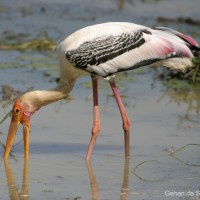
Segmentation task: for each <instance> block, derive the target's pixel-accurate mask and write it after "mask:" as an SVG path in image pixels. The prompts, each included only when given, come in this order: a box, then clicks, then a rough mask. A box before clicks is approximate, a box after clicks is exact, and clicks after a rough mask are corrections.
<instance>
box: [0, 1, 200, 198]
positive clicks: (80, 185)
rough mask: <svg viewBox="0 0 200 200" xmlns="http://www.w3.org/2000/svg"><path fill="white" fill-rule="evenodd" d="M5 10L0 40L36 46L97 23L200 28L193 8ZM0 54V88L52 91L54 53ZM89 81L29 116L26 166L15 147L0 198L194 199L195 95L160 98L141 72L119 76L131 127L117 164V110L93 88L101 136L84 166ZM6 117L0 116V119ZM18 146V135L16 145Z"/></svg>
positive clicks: (160, 88)
mask: <svg viewBox="0 0 200 200" xmlns="http://www.w3.org/2000/svg"><path fill="white" fill-rule="evenodd" d="M13 2H14V1H9V2H1V3H0V8H1V9H0V17H1V34H2V33H3V32H4V31H8V30H9V31H12V32H13V33H15V34H18V33H26V34H28V38H35V37H36V36H38V37H41V35H42V32H44V31H47V32H48V35H49V37H52V38H53V39H54V40H56V41H60V40H62V39H63V38H64V37H65V36H66V35H68V34H69V33H71V32H72V31H74V30H76V29H78V28H80V27H83V26H86V25H89V24H93V23H98V22H104V21H135V22H137V23H143V24H146V25H153V26H154V25H160V24H158V23H157V21H156V17H157V16H164V17H177V16H184V17H192V16H193V15H194V16H195V17H196V19H200V15H199V1H198V0H197V1H195V0H193V1H191V2H190V3H188V1H183V0H182V1H178V0H177V1H158V2H156V3H155V2H154V1H149V2H148V3H141V2H139V1H127V2H126V1H101V2H100V1H93V2H92V3H91V1H89V0H87V1H84V4H83V3H81V2H82V1H78V0H77V1H65V3H64V1H62V0H60V1H56V3H55V1H51V0H49V1H48V2H44V1H39V0H38V1H17V3H13ZM174 2H175V3H174ZM136 8H137V9H136ZM188 8H190V9H188ZM50 19H51V20H50ZM165 25H166V24H165ZM168 25H169V26H172V27H176V28H181V29H184V30H186V31H187V32H188V33H191V32H192V31H193V32H195V33H196V31H197V30H199V27H197V26H192V28H191V26H190V25H187V26H186V25H180V24H174V23H172V24H168ZM0 54H1V63H0V64H1V69H0V85H2V84H4V85H5V84H8V85H12V86H13V87H14V88H15V89H18V90H20V91H22V92H24V91H26V90H27V89H29V88H30V87H34V89H38V88H41V89H45V88H51V87H54V86H55V85H56V83H55V79H54V78H55V77H57V76H58V69H57V67H56V66H57V62H56V56H55V52H37V51H25V52H19V51H0ZM89 82H90V78H89V77H84V78H81V79H79V80H78V82H77V83H76V85H75V88H74V90H73V91H72V93H71V96H72V100H71V101H66V100H63V101H60V102H56V103H53V104H52V105H49V106H46V107H44V108H42V109H41V110H39V111H38V112H37V113H36V114H35V115H34V116H33V117H32V126H31V138H30V140H31V143H30V159H29V162H28V163H26V162H25V163H24V161H23V144H22V143H20V144H18V145H16V146H15V148H14V149H13V152H12V153H13V155H14V157H13V158H10V159H9V162H6V163H4V161H3V159H2V158H1V161H0V199H1V200H7V199H12V200H15V199H41V200H45V199H48V200H51V199H52V200H54V199H63V200H66V199H67V200H72V199H84V200H85V199H86V200H88V199H101V200H115V199H123V200H124V199H130V200H132V199H134V200H135V199H136V200H137V199H138V200H140V199H147V200H149V199H153V200H160V199H198V196H200V192H199V189H200V188H199V185H200V181H199V180H200V176H199V172H200V159H199V153H200V138H199V132H200V125H199V121H200V116H199V112H200V105H199V102H200V91H199V88H198V87H195V88H190V89H189V90H181V91H174V90H172V89H167V88H166V87H165V86H164V85H163V84H162V83H161V82H160V81H156V80H154V71H153V70H150V69H148V68H144V69H139V70H137V71H135V72H130V73H129V75H127V74H123V75H120V76H119V78H118V81H117V82H118V86H119V90H120V92H121V94H122V95H123V101H124V103H125V105H126V109H127V112H128V114H129V116H130V119H131V121H132V127H131V158H130V160H125V159H124V146H123V131H122V128H121V119H120V115H119V111H118V110H117V107H116V103H115V100H114V99H113V97H112V93H111V89H110V88H109V87H108V84H107V83H105V82H104V81H100V89H99V93H100V99H99V103H100V111H101V133H100V135H99V138H98V140H97V144H96V146H95V149H94V152H93V156H92V160H91V163H86V161H85V160H84V159H85V155H86V151H87V145H88V143H89V140H90V132H91V124H92V99H91V88H90V83H89ZM1 97H2V94H1ZM4 103H5V102H3V104H4ZM10 108H11V105H9V106H8V107H6V108H5V112H8V111H9V110H10ZM4 115H5V113H4V110H3V109H2V108H1V109H0V118H1V119H2V118H3V116H4ZM8 126H9V119H7V120H6V121H5V122H4V123H3V124H1V125H0V131H1V135H0V140H1V142H3V143H5V140H6V134H7V130H8ZM21 139H22V130H21V129H19V131H18V134H17V136H16V140H15V141H16V143H17V142H18V141H20V140H21ZM0 155H1V157H2V155H3V147H2V146H1V148H0ZM189 196H190V197H189Z"/></svg>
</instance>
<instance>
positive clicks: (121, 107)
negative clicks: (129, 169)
mask: <svg viewBox="0 0 200 200" xmlns="http://www.w3.org/2000/svg"><path fill="white" fill-rule="evenodd" d="M109 83H110V86H111V88H112V91H113V94H114V96H115V99H116V101H117V105H118V108H119V111H120V113H121V116H122V121H123V125H122V127H123V129H124V143H125V156H126V158H129V157H130V147H129V146H130V144H129V135H130V134H129V133H130V125H131V122H130V120H129V118H128V115H127V114H126V111H125V108H124V105H123V103H122V100H121V97H120V94H119V92H118V90H117V87H116V84H115V81H114V79H110V81H109Z"/></svg>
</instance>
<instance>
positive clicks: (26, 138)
mask: <svg viewBox="0 0 200 200" xmlns="http://www.w3.org/2000/svg"><path fill="white" fill-rule="evenodd" d="M23 134H24V159H25V160H28V158H29V135H30V126H27V125H26V124H24V125H23Z"/></svg>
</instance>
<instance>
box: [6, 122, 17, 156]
mask: <svg viewBox="0 0 200 200" xmlns="http://www.w3.org/2000/svg"><path fill="white" fill-rule="evenodd" d="M19 123H20V122H19V121H14V120H11V122H10V127H9V131H8V136H7V141H6V147H5V152H4V159H7V158H8V155H9V153H10V149H11V147H12V144H13V141H14V139H15V135H16V133H17V129H18V126H19Z"/></svg>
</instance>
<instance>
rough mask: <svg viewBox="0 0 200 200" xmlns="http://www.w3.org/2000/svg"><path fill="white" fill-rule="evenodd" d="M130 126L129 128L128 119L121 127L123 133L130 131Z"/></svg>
mask: <svg viewBox="0 0 200 200" xmlns="http://www.w3.org/2000/svg"><path fill="white" fill-rule="evenodd" d="M130 126H131V122H130V120H129V119H128V120H127V121H126V122H124V123H123V125H122V127H123V129H124V131H126V132H128V131H129V130H130Z"/></svg>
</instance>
